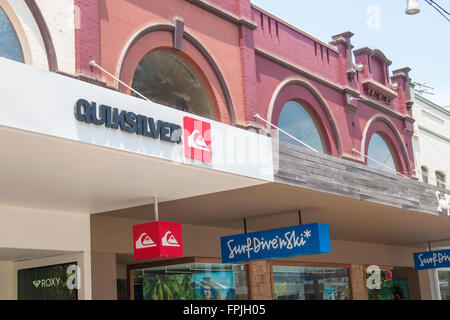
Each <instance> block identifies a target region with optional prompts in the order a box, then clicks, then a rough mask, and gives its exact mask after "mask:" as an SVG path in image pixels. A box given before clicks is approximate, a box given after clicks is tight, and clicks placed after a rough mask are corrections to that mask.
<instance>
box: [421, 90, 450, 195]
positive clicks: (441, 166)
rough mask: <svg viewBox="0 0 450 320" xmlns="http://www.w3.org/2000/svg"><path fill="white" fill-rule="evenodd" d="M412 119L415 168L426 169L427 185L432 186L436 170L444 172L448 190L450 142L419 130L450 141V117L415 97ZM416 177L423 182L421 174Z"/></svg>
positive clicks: (449, 183) (434, 182) (434, 181)
mask: <svg viewBox="0 0 450 320" xmlns="http://www.w3.org/2000/svg"><path fill="white" fill-rule="evenodd" d="M413 118H414V119H415V120H416V122H415V124H414V126H415V128H414V136H413V150H414V159H415V165H416V168H418V169H420V168H421V167H422V166H426V167H428V169H429V182H428V183H430V184H432V185H436V174H435V172H436V171H437V170H439V171H443V172H445V173H446V174H447V186H448V187H447V189H450V181H449V179H450V142H449V141H446V140H445V139H442V138H440V137H438V136H436V135H434V134H431V133H429V132H427V131H425V130H423V129H421V128H420V127H424V128H427V129H429V130H431V131H433V132H435V133H437V134H439V135H441V136H444V137H446V138H448V139H450V115H449V114H448V113H445V112H443V111H441V110H438V109H437V108H435V107H433V106H432V105H431V104H428V103H426V102H424V101H423V100H419V99H418V98H417V97H416V96H415V98H414V106H413ZM418 177H419V179H420V180H421V181H423V180H422V175H421V174H418Z"/></svg>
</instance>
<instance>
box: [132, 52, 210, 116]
mask: <svg viewBox="0 0 450 320" xmlns="http://www.w3.org/2000/svg"><path fill="white" fill-rule="evenodd" d="M132 87H133V89H135V90H136V91H138V92H139V93H141V94H142V95H144V96H145V97H147V98H148V99H150V100H152V101H154V102H156V103H159V104H163V105H166V106H169V107H172V108H176V109H179V110H182V111H186V112H191V113H194V114H197V115H199V116H203V117H206V118H209V119H213V120H214V119H215V116H214V111H213V105H212V102H211V99H210V96H209V94H208V91H207V89H206V86H205V84H204V82H203V81H202V79H201V78H200V76H199V74H198V73H197V71H196V70H195V69H194V68H193V67H192V66H190V65H189V64H188V63H187V61H185V60H184V59H183V58H182V57H180V56H179V55H177V54H176V53H174V52H172V51H170V50H155V51H151V52H149V53H148V54H147V55H146V56H145V57H144V58H143V59H142V60H141V61H140V62H139V64H138V66H137V69H136V71H135V73H134V77H133V84H132Z"/></svg>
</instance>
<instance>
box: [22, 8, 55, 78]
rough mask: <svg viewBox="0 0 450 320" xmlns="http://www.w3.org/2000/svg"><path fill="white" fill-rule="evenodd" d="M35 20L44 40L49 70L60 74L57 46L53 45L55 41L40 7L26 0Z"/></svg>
mask: <svg viewBox="0 0 450 320" xmlns="http://www.w3.org/2000/svg"><path fill="white" fill-rule="evenodd" d="M25 3H26V4H27V6H28V8H29V9H30V12H31V14H32V15H33V18H34V20H35V21H36V24H37V26H38V28H39V32H40V34H41V37H42V40H43V41H44V47H45V52H46V54H47V61H48V68H49V70H50V71H53V72H58V60H57V57H56V50H55V46H54V45H53V39H52V36H51V34H50V30H49V28H48V26H47V22H46V21H45V19H44V16H43V15H42V12H41V10H40V9H39V6H38V5H37V4H36V1H35V0H25Z"/></svg>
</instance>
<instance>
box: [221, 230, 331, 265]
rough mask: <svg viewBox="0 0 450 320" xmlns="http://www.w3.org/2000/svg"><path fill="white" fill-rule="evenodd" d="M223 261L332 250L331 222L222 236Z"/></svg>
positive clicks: (283, 256)
mask: <svg viewBox="0 0 450 320" xmlns="http://www.w3.org/2000/svg"><path fill="white" fill-rule="evenodd" d="M221 248H222V263H238V262H248V261H254V260H266V259H274V258H287V257H295V256H305V255H313V254H320V253H328V252H331V243H330V229H329V225H328V224H323V223H314V224H307V225H299V226H294V227H288V228H281V229H274V230H266V231H260V232H253V233H245V234H238V235H233V236H226V237H222V238H221Z"/></svg>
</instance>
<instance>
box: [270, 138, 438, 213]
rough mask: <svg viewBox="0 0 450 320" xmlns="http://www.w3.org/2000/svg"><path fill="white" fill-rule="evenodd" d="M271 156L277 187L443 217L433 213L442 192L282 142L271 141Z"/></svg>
mask: <svg viewBox="0 0 450 320" xmlns="http://www.w3.org/2000/svg"><path fill="white" fill-rule="evenodd" d="M273 152H274V161H275V163H277V164H278V166H276V167H277V168H276V169H275V182H277V183H283V184H288V185H291V186H297V187H301V188H305V189H310V190H315V191H320V192H325V193H332V194H336V195H341V196H345V197H349V198H353V199H359V200H364V201H370V202H375V203H379V204H383V205H389V206H394V207H398V208H404V209H408V210H415V211H420V212H425V213H430V214H434V215H439V214H441V215H445V213H439V212H438V210H437V209H438V201H437V197H436V191H442V190H440V189H438V188H437V187H435V186H432V185H428V184H425V183H422V182H419V181H416V180H414V179H409V178H405V177H401V176H399V175H396V174H395V173H390V172H384V171H380V170H375V169H373V168H369V167H367V166H365V165H362V164H360V163H357V162H353V161H350V160H345V159H340V158H336V157H332V156H329V155H326V154H321V153H316V152H314V151H311V150H308V149H306V148H302V147H300V146H296V145H293V144H290V143H286V142H280V143H279V144H278V142H275V141H274V145H273Z"/></svg>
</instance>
